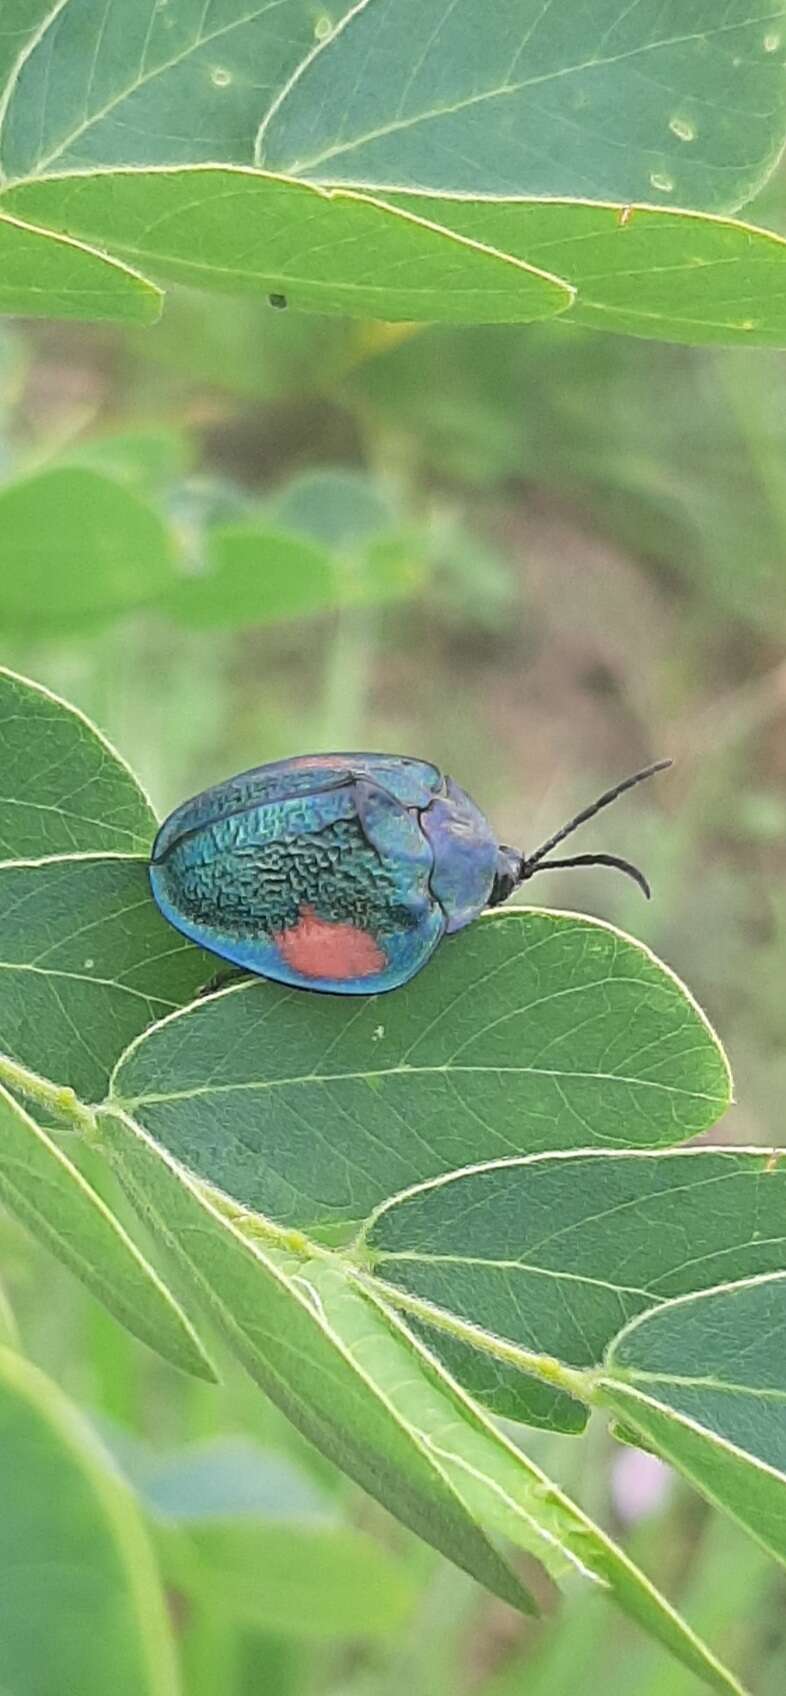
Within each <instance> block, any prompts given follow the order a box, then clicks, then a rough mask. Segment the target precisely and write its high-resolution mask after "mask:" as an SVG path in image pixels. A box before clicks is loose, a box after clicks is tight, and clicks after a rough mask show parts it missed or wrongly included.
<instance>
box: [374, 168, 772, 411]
mask: <svg viewBox="0 0 786 1696" xmlns="http://www.w3.org/2000/svg"><path fill="white" fill-rule="evenodd" d="M387 198H388V197H387V196H386V199H387ZM391 203H392V204H395V205H397V206H399V207H401V208H402V209H403V210H408V211H411V212H414V213H417V214H419V216H420V217H422V218H427V219H429V220H432V221H433V222H434V223H435V224H439V225H442V226H443V227H444V228H445V229H446V230H447V231H449V232H450V231H456V232H457V233H458V234H459V235H464V236H466V237H467V238H468V239H470V240H472V241H477V242H479V243H482V244H487V245H488V246H489V247H491V248H493V249H494V250H495V252H497V253H504V254H508V255H509V256H510V257H511V258H512V259H519V260H526V262H527V263H528V264H530V265H535V266H542V267H544V269H546V270H547V271H549V272H551V273H552V274H554V275H556V276H559V277H562V278H563V280H564V281H565V282H566V283H568V284H570V286H571V287H572V288H573V289H575V291H576V293H575V298H574V301H573V304H572V306H571V308H570V310H569V312H567V313H566V314H565V321H566V322H570V323H575V324H581V325H584V326H586V327H587V328H588V329H593V330H613V331H616V332H617V333H618V334H624V335H633V336H646V337H648V338H649V339H658V340H661V341H670V342H688V343H692V344H695V343H713V342H720V343H722V344H723V345H724V346H733V345H735V344H736V345H738V346H748V347H754V346H762V345H767V344H771V345H773V346H775V347H783V346H784V345H785V344H786V242H785V241H784V240H783V238H782V237H781V236H778V235H774V234H772V232H771V231H768V230H761V229H757V228H756V226H755V225H752V224H744V223H740V222H739V221H737V220H736V219H731V218H718V217H703V216H702V215H701V214H700V213H694V212H682V211H676V212H665V211H658V210H654V209H652V208H648V207H642V206H631V205H616V206H592V205H582V204H581V203H579V202H572V203H571V202H559V201H552V202H550V203H549V202H547V203H543V202H540V203H539V202H537V201H529V202H527V201H523V200H513V199H511V200H502V201H482V200H474V201H473V200H464V199H462V200H455V199H454V200H452V199H449V198H448V197H447V196H446V197H444V198H440V199H434V198H430V197H428V196H425V195H395V196H393V197H392V200H391ZM583 445H586V444H583Z"/></svg>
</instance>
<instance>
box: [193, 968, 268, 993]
mask: <svg viewBox="0 0 786 1696" xmlns="http://www.w3.org/2000/svg"><path fill="white" fill-rule="evenodd" d="M254 976H255V973H254V972H247V971H246V969H245V967H244V966H224V967H223V968H222V970H221V971H220V972H214V973H213V976H212V978H208V980H207V983H203V985H202V987H201V989H198V990H197V999H198V1000H199V999H200V998H201V997H202V996H203V995H214V994H215V991H216V990H217V989H226V987H227V984H230V983H241V982H242V980H243V979H244V978H248V979H251V978H253V977H254Z"/></svg>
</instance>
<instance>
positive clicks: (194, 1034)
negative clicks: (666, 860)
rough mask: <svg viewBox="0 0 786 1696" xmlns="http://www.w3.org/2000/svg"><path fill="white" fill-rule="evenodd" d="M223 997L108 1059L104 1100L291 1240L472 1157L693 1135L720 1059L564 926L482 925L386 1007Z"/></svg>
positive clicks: (596, 946) (682, 1004) (630, 964)
mask: <svg viewBox="0 0 786 1696" xmlns="http://www.w3.org/2000/svg"><path fill="white" fill-rule="evenodd" d="M304 1012H305V1010H304V1003H303V997H302V993H301V992H300V991H298V990H287V989H282V988H281V987H279V986H277V985H273V984H263V983H255V984H249V985H242V986H238V987H237V988H235V989H232V990H228V991H226V992H224V993H223V994H222V995H218V996H215V997H213V998H208V999H206V1000H204V1001H203V1002H201V1003H200V1004H199V1005H198V1006H195V1007H193V1008H191V1009H189V1010H188V1011H187V1012H185V1013H184V1014H183V1015H182V1016H181V1017H179V1018H177V1019H170V1020H167V1021H166V1022H165V1023H163V1024H161V1025H159V1026H158V1027H157V1028H156V1029H155V1030H154V1031H151V1032H150V1033H149V1035H148V1036H147V1037H145V1038H143V1039H142V1040H141V1041H140V1042H139V1043H137V1044H136V1045H135V1046H134V1047H133V1048H132V1049H131V1050H130V1052H129V1053H128V1054H127V1055H125V1056H124V1057H123V1059H122V1061H121V1062H120V1064H119V1066H118V1068H117V1071H116V1073H115V1076H114V1079H113V1082H112V1092H113V1096H114V1098H115V1100H116V1101H117V1102H118V1103H119V1104H120V1105H122V1106H125V1107H127V1108H128V1109H129V1110H130V1111H133V1113H134V1116H135V1117H136V1118H137V1119H138V1120H139V1122H140V1123H141V1124H142V1125H144V1126H145V1128H146V1129H147V1130H149V1131H150V1133H151V1135H152V1136H153V1137H155V1139H156V1141H157V1142H159V1143H161V1144H163V1146H164V1147H165V1148H168V1149H170V1150H171V1152H172V1153H173V1154H174V1155H176V1157H177V1158H178V1159H179V1160H181V1161H182V1162H183V1164H184V1165H186V1166H188V1167H190V1168H191V1170H192V1171H194V1172H195V1173H197V1174H198V1176H199V1177H201V1178H203V1179H207V1180H208V1182H209V1183H211V1184H214V1185H216V1186H217V1187H218V1188H219V1189H222V1190H224V1191H225V1192H226V1193H227V1194H228V1195H231V1196H233V1197H234V1198H235V1199H236V1200H237V1201H240V1202H241V1203H243V1204H244V1205H245V1206H248V1207H250V1208H253V1209H255V1210H257V1211H259V1212H262V1213H265V1214H267V1215H268V1217H272V1218H276V1219H280V1220H282V1221H283V1222H285V1223H290V1222H291V1223H293V1224H296V1225H299V1226H300V1227H302V1228H303V1229H308V1228H309V1226H311V1225H315V1224H323V1225H324V1224H328V1223H329V1224H332V1225H336V1224H340V1223H342V1222H343V1223H345V1224H349V1223H355V1222H357V1223H360V1222H362V1220H363V1219H364V1218H365V1217H366V1216H367V1215H368V1213H370V1212H371V1210H372V1209H373V1208H374V1207H376V1206H377V1205H378V1204H379V1203H380V1202H381V1201H385V1200H387V1198H388V1197H389V1196H390V1195H392V1194H396V1193H397V1192H398V1191H400V1190H402V1189H405V1188H408V1187H409V1186H410V1185H412V1184H415V1183H418V1182H422V1181H423V1180H424V1179H427V1178H432V1177H438V1176H439V1175H441V1174H442V1173H444V1172H445V1171H446V1170H448V1171H450V1170H455V1169H456V1168H457V1167H459V1166H466V1165H468V1164H471V1163H473V1162H476V1161H478V1160H488V1159H499V1158H505V1157H507V1156H510V1155H511V1154H515V1153H522V1154H524V1153H536V1152H538V1151H542V1150H546V1149H569V1148H586V1147H588V1146H592V1145H597V1147H599V1148H603V1147H605V1148H610V1147H611V1148H618V1147H625V1146H626V1145H628V1144H630V1145H634V1146H639V1147H647V1146H650V1145H657V1144H663V1143H673V1142H675V1141H679V1140H680V1138H687V1137H690V1136H694V1135H695V1134H696V1133H697V1132H699V1131H701V1130H704V1129H706V1128H707V1126H709V1125H711V1124H714V1122H715V1120H716V1119H717V1118H719V1116H720V1115H721V1113H722V1112H723V1111H724V1109H725V1107H726V1106H727V1104H728V1100H729V1075H728V1069H727V1066H726V1061H725V1059H724V1056H723V1054H722V1052H721V1050H720V1048H719V1045H718V1042H717V1039H716V1038H715V1037H714V1035H713V1033H712V1031H711V1030H710V1028H709V1026H708V1024H707V1023H706V1021H705V1019H704V1017H703V1015H702V1014H701V1013H700V1012H699V1010H698V1008H697V1007H696V1005H695V1003H694V1002H693V1001H691V1000H690V998H689V996H688V995H687V993H686V991H685V990H684V989H683V987H682V985H681V984H680V983H679V982H678V980H677V979H676V978H674V977H673V976H672V974H671V973H670V972H669V971H667V969H666V968H665V967H664V966H662V965H660V964H659V962H658V961H657V960H655V959H654V957H653V956H652V955H651V954H650V953H649V952H648V950H647V949H645V948H643V947H641V946H640V945H639V944H638V943H635V942H632V941H631V940H630V939H629V938H628V937H625V936H623V935H622V934H621V932H619V931H616V930H613V929H612V928H611V927H610V926H607V925H602V924H599V923H596V922H594V921H592V920H588V919H584V918H577V917H576V916H575V915H573V914H565V913H545V912H540V911H537V910H534V911H521V910H519V911H515V910H510V911H508V912H506V913H495V914H488V915H486V916H485V917H483V918H481V919H479V920H478V921H477V923H476V924H474V925H473V926H471V927H470V928H469V929H468V930H466V931H464V932H463V933H462V934H461V935H460V936H456V937H451V938H449V939H447V941H446V942H444V943H443V945H442V946H441V947H440V949H439V950H438V952H437V955H436V957H435V959H434V961H433V962H432V963H431V964H430V965H429V966H428V967H427V968H426V970H425V971H424V972H421V973H420V974H419V976H418V977H416V978H415V979H414V980H413V981H412V982H411V983H409V984H407V985H406V986H405V987H404V988H403V989H398V990H396V992H395V994H394V995H391V996H383V997H381V998H379V997H369V998H368V999H367V1000H366V999H364V1000H362V1001H357V1000H355V998H354V997H353V998H352V999H351V1000H350V999H349V998H344V997H342V996H328V995H322V996H311V997H309V1000H308V1018H307V1019H306V1018H305V1016H304Z"/></svg>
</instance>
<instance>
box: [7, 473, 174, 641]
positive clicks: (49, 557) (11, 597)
mask: <svg viewBox="0 0 786 1696" xmlns="http://www.w3.org/2000/svg"><path fill="white" fill-rule="evenodd" d="M0 531H1V532H2V536H3V560H4V565H5V569H4V572H3V577H2V582H0V626H2V625H5V626H6V627H7V628H8V627H10V628H11V629H12V630H27V631H32V632H34V633H35V635H36V636H37V637H39V636H41V635H43V634H45V633H48V632H53V631H54V632H59V631H61V630H66V631H70V630H83V629H85V628H86V627H87V628H89V627H90V626H95V625H99V624H102V623H105V622H106V620H107V619H111V618H117V617H118V616H120V615H121V614H122V613H124V612H128V611H130V610H131V609H133V608H134V607H139V606H144V605H146V604H147V603H148V602H150V601H155V600H157V599H158V598H159V597H160V596H161V595H162V594H164V593H165V591H166V590H167V589H168V588H169V587H170V585H171V583H172V581H173V580H174V559H173V553H172V547H171V543H170V539H169V535H168V532H167V529H166V526H165V525H164V524H163V522H162V520H161V519H160V518H159V516H158V514H157V513H156V512H155V511H154V510H153V508H152V507H151V506H148V505H147V503H146V502H144V501H142V500H140V498H139V496H138V495H136V494H134V493H133V491H132V490H131V489H128V488H125V487H124V486H123V485H122V484H120V483H116V482H113V481H112V480H111V479H110V478H109V477H104V476H102V475H101V473H100V472H98V471H92V470H88V469H87V468H82V467H80V466H62V467H57V468H56V469H54V470H48V471H41V472H38V474H37V475H35V476H33V477H26V478H25V479H24V480H23V481H21V482H18V483H11V484H7V485H6V487H5V488H4V489H0Z"/></svg>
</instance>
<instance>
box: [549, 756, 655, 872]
mask: <svg viewBox="0 0 786 1696" xmlns="http://www.w3.org/2000/svg"><path fill="white" fill-rule="evenodd" d="M671 763H672V762H671V760H655V762H654V764H653V765H651V766H645V767H644V769H643V770H642V771H635V772H634V773H633V775H632V777H625V778H623V780H622V782H621V783H616V784H615V785H614V788H613V789H607V790H605V792H604V794H603V795H600V796H599V797H598V799H597V801H593V802H592V803H591V805H590V806H589V807H583V808H582V810H581V812H580V813H577V814H576V816H575V818H572V819H571V820H570V821H569V823H568V824H565V825H563V826H562V829H561V830H558V831H557V832H556V833H555V835H554V836H550V837H549V840H548V842H544V843H542V845H541V847H540V848H537V849H536V850H535V853H534V854H525V855H523V857H522V861H521V869H520V871H519V877H518V881H519V883H524V882H525V881H526V879H527V878H529V877H532V876H533V875H534V873H535V872H539V871H546V870H550V868H551V867H552V866H614V867H616V869H617V871H621V872H625V873H626V875H627V876H628V877H632V878H633V881H634V883H637V884H638V886H639V889H641V890H643V892H644V894H645V895H646V896H647V899H648V900H649V896H650V886H649V884H648V882H647V879H646V878H645V877H644V875H643V873H642V872H640V871H639V869H638V867H637V866H634V865H632V864H631V862H630V860H622V859H620V858H619V857H618V856H617V855H616V854H575V855H573V856H572V857H571V858H570V859H567V860H549V861H548V863H547V864H546V863H544V862H545V861H546V855H547V854H550V853H551V850H552V848H557V847H558V846H559V844H560V842H564V841H565V838H566V836H572V835H573V832H574V830H578V827H579V825H580V824H587V822H588V820H589V819H594V817H595V814H596V813H600V812H602V810H603V808H604V807H609V806H610V805H611V803H612V801H616V800H617V798H618V796H620V795H624V794H625V793H626V791H627V790H628V789H633V788H635V786H636V784H637V783H643V782H644V780H645V778H647V777H654V775H655V773H656V772H658V771H666V770H668V767H669V766H670V765H671Z"/></svg>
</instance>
